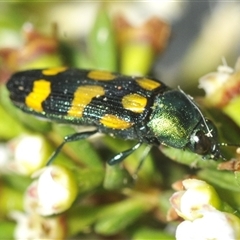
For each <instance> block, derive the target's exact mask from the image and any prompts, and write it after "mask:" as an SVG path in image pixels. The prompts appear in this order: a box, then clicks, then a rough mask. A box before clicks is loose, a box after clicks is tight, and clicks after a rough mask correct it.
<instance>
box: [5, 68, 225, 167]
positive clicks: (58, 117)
mask: <svg viewBox="0 0 240 240" xmlns="http://www.w3.org/2000/svg"><path fill="white" fill-rule="evenodd" d="M7 88H8V90H9V92H10V99H11V101H12V102H13V104H14V105H15V106H17V107H19V108H20V109H22V110H23V111H24V112H27V113H30V114H33V115H36V116H40V117H43V118H46V119H48V120H53V121H56V122H59V123H66V124H72V125H82V126H85V125H86V126H89V125H90V126H95V127H96V130H93V131H85V132H79V133H75V134H73V135H70V136H66V137H65V138H64V141H63V143H62V144H61V145H60V146H59V147H58V149H57V150H56V152H55V154H54V156H53V157H52V158H54V157H55V155H56V154H58V152H59V151H60V149H61V148H62V146H63V145H64V144H65V143H67V142H71V141H76V140H79V139H83V138H87V137H89V136H90V135H92V134H94V133H96V132H102V133H106V134H109V135H111V136H113V137H119V138H123V139H134V140H137V141H138V143H137V144H136V145H135V146H133V147H132V148H131V149H128V150H126V151H124V152H122V153H119V154H118V155H116V156H115V157H114V158H112V159H111V160H110V161H109V164H115V163H117V162H120V161H122V160H123V159H124V158H126V157H127V156H128V155H129V154H131V153H132V152H133V151H134V150H136V149H137V148H138V147H139V146H140V145H141V143H147V144H153V145H160V144H164V145H167V146H171V147H174V148H179V149H188V150H190V151H192V152H194V153H197V154H199V155H202V156H203V157H204V158H209V159H218V158H223V157H222V155H221V153H220V149H219V145H220V144H219V142H218V137H217V130H216V128H215V126H214V125H213V124H212V122H211V121H209V120H207V119H205V117H204V116H203V114H202V113H201V111H200V109H199V108H198V107H197V105H196V104H195V103H194V102H193V100H192V99H191V98H190V97H189V96H188V95H187V94H185V93H184V92H183V91H182V90H181V89H170V88H169V87H167V86H166V85H165V84H164V83H162V82H160V81H159V80H156V79H153V78H148V77H132V76H124V75H121V74H118V73H112V72H108V71H99V70H82V69H74V68H65V67H59V68H50V69H40V70H28V71H22V72H17V73H15V74H14V75H13V76H12V77H11V78H10V80H9V81H8V83H7Z"/></svg>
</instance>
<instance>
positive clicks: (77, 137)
mask: <svg viewBox="0 0 240 240" xmlns="http://www.w3.org/2000/svg"><path fill="white" fill-rule="evenodd" d="M97 132H98V131H97V130H94V131H88V132H78V133H74V134H71V135H68V136H65V137H64V140H63V142H62V143H61V144H60V145H59V146H58V147H57V149H56V151H54V152H53V154H52V156H51V157H50V158H49V160H48V162H47V166H49V165H50V164H51V163H52V162H53V161H54V159H55V157H56V156H57V155H58V154H59V152H60V151H61V150H62V148H63V146H64V145H65V144H66V143H68V142H75V141H78V140H81V139H86V138H88V137H90V136H91V135H93V134H95V133H97Z"/></svg>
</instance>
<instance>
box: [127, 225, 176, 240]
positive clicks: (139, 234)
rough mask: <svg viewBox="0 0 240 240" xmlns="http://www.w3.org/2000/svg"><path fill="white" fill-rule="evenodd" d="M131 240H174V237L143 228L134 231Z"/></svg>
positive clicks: (159, 231)
mask: <svg viewBox="0 0 240 240" xmlns="http://www.w3.org/2000/svg"><path fill="white" fill-rule="evenodd" d="M131 239H132V240H144V239H146V240H149V239H151V240H154V239H158V240H160V239H162V240H172V239H175V237H174V236H172V235H170V234H169V233H165V232H163V231H161V230H156V229H151V228H146V227H143V228H139V229H138V230H136V231H135V233H134V234H133V236H132V238H131Z"/></svg>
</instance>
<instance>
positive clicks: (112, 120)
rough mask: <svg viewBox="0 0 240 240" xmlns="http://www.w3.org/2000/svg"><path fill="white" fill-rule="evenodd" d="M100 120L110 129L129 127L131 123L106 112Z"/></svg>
mask: <svg viewBox="0 0 240 240" xmlns="http://www.w3.org/2000/svg"><path fill="white" fill-rule="evenodd" d="M100 122H101V123H102V124H103V125H104V126H105V127H108V128H111V129H127V128H130V127H131V126H132V125H133V123H131V122H127V121H125V120H123V119H121V118H119V117H118V116H115V115H113V114H106V115H104V116H103V117H102V118H101V120H100Z"/></svg>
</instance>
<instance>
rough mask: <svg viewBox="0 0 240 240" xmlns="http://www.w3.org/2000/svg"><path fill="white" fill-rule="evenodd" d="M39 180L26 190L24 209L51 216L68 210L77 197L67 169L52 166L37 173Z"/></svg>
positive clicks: (73, 181)
mask: <svg viewBox="0 0 240 240" xmlns="http://www.w3.org/2000/svg"><path fill="white" fill-rule="evenodd" d="M38 174H39V178H38V179H37V180H36V181H34V182H33V183H32V184H31V185H30V186H29V187H28V189H27V192H26V195H25V209H26V210H27V211H28V212H32V211H35V212H37V213H38V214H40V215H44V216H46V215H52V214H57V213H60V212H63V211H65V210H66V209H68V208H69V207H70V206H71V205H72V203H73V201H74V200H75V198H76V196H77V191H78V188H77V183H76V181H75V179H74V176H72V174H71V172H69V171H68V170H67V169H65V168H63V167H61V166H56V165H52V166H49V167H46V168H44V169H42V170H41V171H39V172H38Z"/></svg>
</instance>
